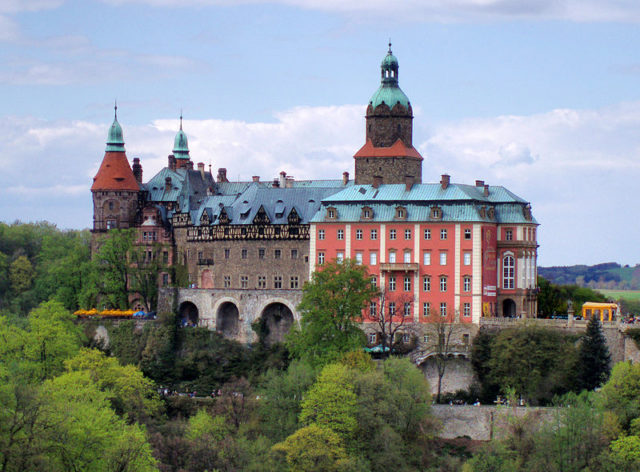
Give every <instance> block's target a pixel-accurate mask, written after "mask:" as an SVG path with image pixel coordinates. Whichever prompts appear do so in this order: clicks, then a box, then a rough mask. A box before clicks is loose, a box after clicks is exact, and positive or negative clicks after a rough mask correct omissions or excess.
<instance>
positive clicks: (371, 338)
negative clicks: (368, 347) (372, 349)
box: [369, 333, 378, 344]
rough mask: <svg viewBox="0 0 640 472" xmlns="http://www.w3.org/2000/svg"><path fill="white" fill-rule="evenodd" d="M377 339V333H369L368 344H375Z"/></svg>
mask: <svg viewBox="0 0 640 472" xmlns="http://www.w3.org/2000/svg"><path fill="white" fill-rule="evenodd" d="M377 340H378V335H377V334H376V333H369V344H375V343H376V342H377Z"/></svg>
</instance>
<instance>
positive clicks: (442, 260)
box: [440, 251, 447, 266]
mask: <svg viewBox="0 0 640 472" xmlns="http://www.w3.org/2000/svg"><path fill="white" fill-rule="evenodd" d="M440 265H441V266H445V265H447V253H446V252H444V251H443V252H441V253H440Z"/></svg>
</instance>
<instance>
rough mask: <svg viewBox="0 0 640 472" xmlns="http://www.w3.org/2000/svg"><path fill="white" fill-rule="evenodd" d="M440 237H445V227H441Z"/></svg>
mask: <svg viewBox="0 0 640 472" xmlns="http://www.w3.org/2000/svg"><path fill="white" fill-rule="evenodd" d="M440 239H443V240H444V239H447V230H446V228H442V229H441V230H440Z"/></svg>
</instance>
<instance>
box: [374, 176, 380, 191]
mask: <svg viewBox="0 0 640 472" xmlns="http://www.w3.org/2000/svg"><path fill="white" fill-rule="evenodd" d="M381 185H382V176H381V175H374V176H373V188H378V187H380V186H381Z"/></svg>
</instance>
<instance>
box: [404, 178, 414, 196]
mask: <svg viewBox="0 0 640 472" xmlns="http://www.w3.org/2000/svg"><path fill="white" fill-rule="evenodd" d="M414 181H415V178H414V177H413V175H405V176H404V189H405V190H406V191H407V192H410V191H411V187H413V183H414Z"/></svg>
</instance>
